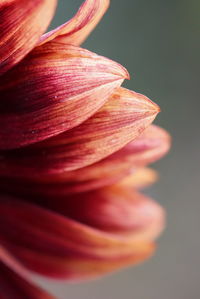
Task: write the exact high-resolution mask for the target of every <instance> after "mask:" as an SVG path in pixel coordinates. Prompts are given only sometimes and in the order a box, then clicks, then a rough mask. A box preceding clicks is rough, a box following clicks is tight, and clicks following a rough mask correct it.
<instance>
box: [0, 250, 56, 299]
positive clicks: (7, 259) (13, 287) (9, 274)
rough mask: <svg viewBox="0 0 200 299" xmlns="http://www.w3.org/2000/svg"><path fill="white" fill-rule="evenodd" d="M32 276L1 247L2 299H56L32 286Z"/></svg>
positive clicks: (0, 286)
mask: <svg viewBox="0 0 200 299" xmlns="http://www.w3.org/2000/svg"><path fill="white" fill-rule="evenodd" d="M29 278H30V275H29V273H28V271H26V270H25V269H24V268H23V267H22V266H21V265H20V264H19V263H18V262H17V261H16V260H15V259H14V258H13V257H12V256H11V255H10V254H9V253H8V252H6V251H5V249H3V248H2V247H0V298H1V299H13V298H15V299H22V298H29V299H53V298H54V297H52V296H50V295H49V294H47V293H46V292H45V291H43V290H41V289H39V288H38V287H36V286H35V285H34V284H31V282H30V280H29ZM54 299H55V298H54Z"/></svg>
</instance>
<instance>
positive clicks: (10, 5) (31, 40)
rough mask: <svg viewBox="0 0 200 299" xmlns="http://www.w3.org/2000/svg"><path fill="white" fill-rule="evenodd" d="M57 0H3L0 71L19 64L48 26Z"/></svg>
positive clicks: (0, 30) (0, 11)
mask: <svg viewBox="0 0 200 299" xmlns="http://www.w3.org/2000/svg"><path fill="white" fill-rule="evenodd" d="M56 3H57V0H51V1H49V0H37V1H32V0H12V1H9V0H7V1H6V0H5V1H3V2H2V1H1V3H0V15H1V23H0V32H1V35H0V75H1V74H3V73H4V72H6V71H7V70H8V69H10V68H12V67H13V66H14V65H15V64H17V63H18V62H19V61H20V60H22V58H24V56H25V55H26V54H27V53H28V52H30V51H31V50H32V49H33V48H34V46H35V45H36V44H37V42H38V40H39V38H40V36H41V35H42V34H43V33H44V32H45V30H46V29H47V27H48V25H49V23H50V21H51V19H52V16H53V13H54V10H55V7H56Z"/></svg>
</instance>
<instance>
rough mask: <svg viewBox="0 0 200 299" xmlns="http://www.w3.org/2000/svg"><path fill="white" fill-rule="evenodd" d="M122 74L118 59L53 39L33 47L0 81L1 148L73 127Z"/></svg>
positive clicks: (118, 82)
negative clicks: (112, 59) (50, 41)
mask: <svg viewBox="0 0 200 299" xmlns="http://www.w3.org/2000/svg"><path fill="white" fill-rule="evenodd" d="M19 74H20V75H19ZM127 76H128V74H127V71H126V70H125V69H124V68H123V67H122V66H120V65H119V64H118V63H115V62H113V61H111V60H109V59H107V58H104V57H101V56H98V55H96V54H94V53H91V52H89V51H87V50H84V49H81V48H78V47H75V46H67V45H66V44H57V43H53V42H52V43H47V44H45V45H43V46H41V47H38V48H36V49H35V50H34V51H32V52H31V53H30V54H29V55H28V56H27V57H26V58H25V59H24V60H23V61H22V62H21V63H20V64H18V65H17V66H16V67H15V68H14V69H12V70H10V71H9V72H7V73H6V74H5V75H4V76H3V78H2V79H1V82H0V148H1V149H11V148H17V147H21V146H24V145H28V144H31V143H35V142H38V141H41V140H44V139H46V138H49V137H51V136H54V135H57V134H59V133H61V132H64V131H66V130H69V129H71V128H73V127H74V126H77V125H78V124H80V123H81V122H83V121H84V120H86V119H87V118H88V117H90V116H91V115H92V114H93V113H95V112H96V111H97V110H98V109H99V108H100V107H101V106H102V105H103V104H104V103H105V101H106V100H107V98H108V97H109V96H110V94H112V93H113V91H114V90H115V89H116V88H117V87H119V86H120V85H121V83H122V82H123V80H124V79H125V78H126V77H127Z"/></svg>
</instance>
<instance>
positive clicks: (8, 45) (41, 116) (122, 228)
mask: <svg viewBox="0 0 200 299" xmlns="http://www.w3.org/2000/svg"><path fill="white" fill-rule="evenodd" d="M56 2H57V1H56V0H51V1H47V0H34V1H30V0H2V1H0V15H1V24H0V31H1V37H0V46H1V48H0V75H2V76H1V80H0V214H1V217H0V274H1V275H0V297H2V299H4V298H5V299H8V298H9V299H10V298H12V299H13V298H16V299H17V298H20V299H21V298H22V297H23V298H32V299H40V298H48V299H50V298H52V297H51V296H48V295H47V294H46V293H45V292H44V291H42V290H39V289H38V288H37V287H36V286H34V285H32V284H31V276H30V273H31V272H29V271H34V272H36V273H39V274H42V275H46V276H47V277H52V278H59V279H67V280H84V279H88V278H94V277H96V276H97V277H98V276H100V275H103V274H105V273H109V272H112V271H114V270H117V269H120V268H122V267H125V266H129V265H131V264H135V263H138V262H141V261H143V260H144V259H146V258H148V257H149V256H151V255H152V253H153V252H154V249H155V245H154V240H155V239H156V238H157V237H158V236H159V234H160V232H161V231H162V229H163V228H164V224H165V223H164V222H165V221H164V218H165V215H164V211H163V209H162V208H161V207H160V206H159V205H158V204H157V203H155V202H154V201H153V200H151V199H150V198H147V197H145V196H143V195H141V194H138V193H137V192H136V191H135V188H142V187H145V186H147V185H149V184H151V183H153V182H154V181H155V180H156V179H157V174H156V172H155V171H153V170H151V169H149V168H147V167H146V165H147V164H148V163H151V162H154V161H156V160H157V159H159V158H161V157H162V156H163V155H164V154H165V153H166V152H167V151H168V150H169V147H170V137H169V135H168V134H167V133H166V131H164V130H163V129H161V128H158V127H156V126H153V125H151V123H152V121H153V120H154V118H155V117H156V115H157V113H158V112H159V107H158V106H157V105H156V104H154V103H153V102H152V101H150V100H149V99H148V98H147V97H145V96H143V95H141V94H138V93H135V92H132V91H129V90H127V89H124V88H121V87H120V85H121V84H122V82H123V80H124V79H125V78H127V79H128V78H129V75H128V72H127V71H126V69H124V68H123V67H122V66H121V65H119V64H118V63H116V62H113V61H111V60H109V59H107V58H105V57H101V56H98V55H97V54H94V53H91V52H89V51H87V50H85V49H81V48H79V47H78V45H80V44H81V43H82V42H83V41H84V40H85V39H86V37H87V36H88V34H89V33H90V32H91V31H92V30H93V29H94V28H95V26H96V24H97V23H98V22H99V20H100V19H101V17H102V16H103V14H104V13H105V11H106V10H107V8H108V5H109V0H86V1H85V2H84V3H83V4H82V6H81V7H80V9H79V11H78V12H77V14H76V15H75V16H74V17H73V18H72V19H71V20H70V21H68V22H67V23H65V24H63V25H62V26H60V27H58V28H57V29H55V30H53V31H51V32H49V33H47V34H44V35H43V36H42V37H41V35H42V34H43V32H44V31H45V29H46V28H47V26H48V24H49V21H50V19H51V17H52V15H53V12H54V9H55V5H56ZM34 46H36V47H35V48H34ZM33 48H34V49H33ZM29 52H30V53H29ZM149 126H150V127H149ZM10 196H12V197H10ZM26 280H28V281H29V282H27V281H26ZM52 299H53V298H52Z"/></svg>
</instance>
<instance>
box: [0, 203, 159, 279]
mask: <svg viewBox="0 0 200 299" xmlns="http://www.w3.org/2000/svg"><path fill="white" fill-rule="evenodd" d="M0 209H1V213H2V217H1V219H0V224H1V225H0V240H1V244H3V245H4V246H5V247H6V248H7V249H8V250H9V251H10V252H11V253H12V254H13V255H14V256H15V257H16V258H17V259H19V260H20V261H21V263H22V264H23V265H25V266H26V267H28V268H29V269H30V270H33V271H36V272H38V273H41V274H44V275H47V276H51V277H57V278H67V279H75V278H76V279H77V278H78V279H81V278H82V279H84V278H86V277H91V276H97V275H101V274H103V273H106V272H110V271H112V270H114V269H116V268H120V267H123V266H127V265H129V264H131V263H136V262H138V261H141V260H143V259H145V258H147V257H148V256H149V255H151V254H152V251H153V250H154V245H153V244H152V242H151V241H149V240H148V239H147V240H145V239H144V240H138V239H137V238H135V237H134V234H133V235H131V234H130V235H128V236H123V235H121V234H117V233H106V232H103V231H100V230H98V229H95V228H92V227H89V226H87V225H84V224H81V223H79V222H77V221H75V220H72V219H70V218H68V217H64V216H61V215H60V214H59V213H56V212H53V211H50V210H47V209H44V208H41V207H37V206H35V205H33V204H31V203H27V202H23V201H17V200H14V199H8V198H1V201H0ZM94 212H95V211H94ZM81 265H82V267H81Z"/></svg>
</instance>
